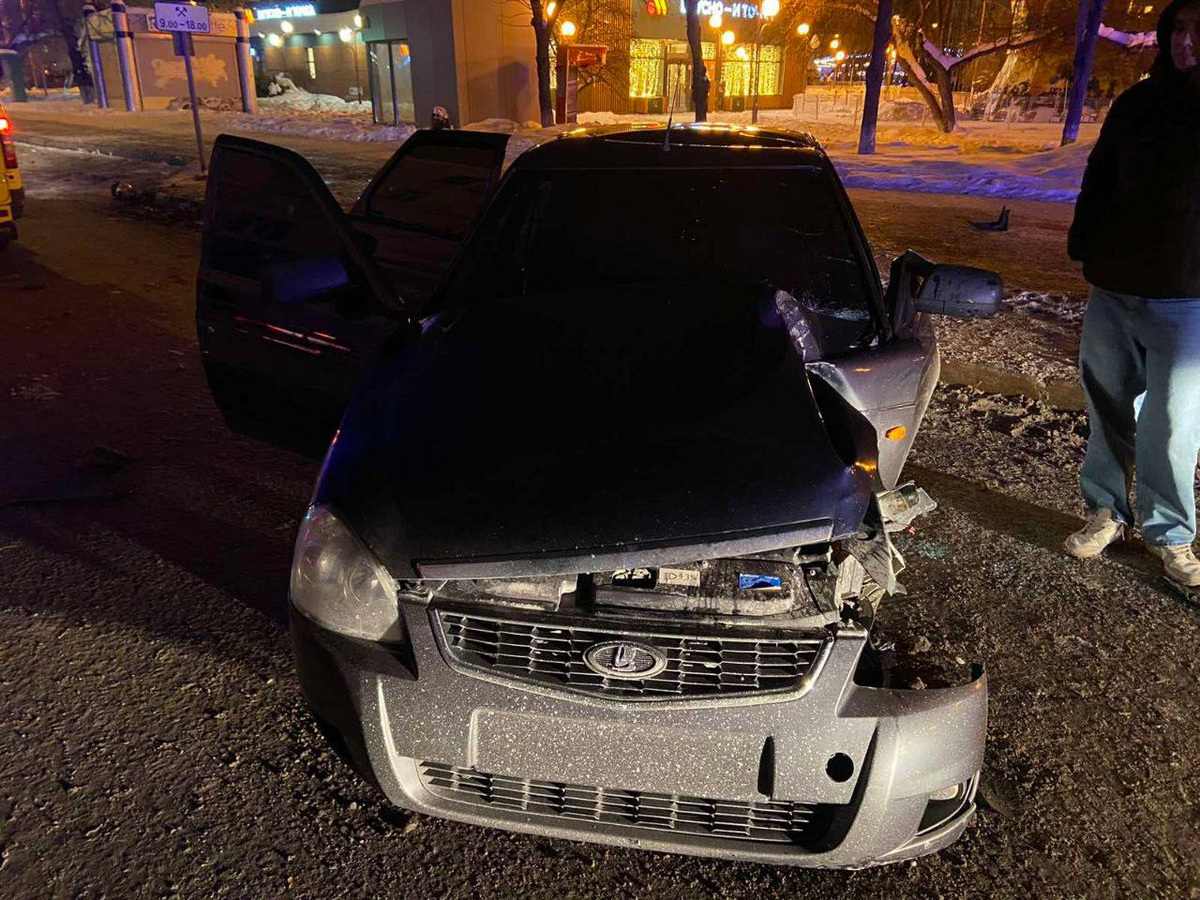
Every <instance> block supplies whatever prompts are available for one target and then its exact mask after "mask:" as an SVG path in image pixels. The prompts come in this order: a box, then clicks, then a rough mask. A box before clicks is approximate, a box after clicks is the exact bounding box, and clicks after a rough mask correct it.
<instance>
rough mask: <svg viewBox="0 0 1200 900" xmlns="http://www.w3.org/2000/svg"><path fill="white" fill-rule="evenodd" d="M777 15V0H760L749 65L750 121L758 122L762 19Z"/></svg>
mask: <svg viewBox="0 0 1200 900" xmlns="http://www.w3.org/2000/svg"><path fill="white" fill-rule="evenodd" d="M777 15H779V0H762V8H761V11H760V12H759V16H758V28H757V29H756V30H755V33H754V65H753V66H751V72H752V74H751V76H750V77H751V79H752V80H753V84H751V85H750V89H751V91H752V94H751V101H750V122H751V123H752V124H755V125H757V124H758V88H759V84H758V82H759V77H760V73H761V69H762V64H761V62H760V61H759V57H761V56H762V31H763V20H765V19H773V18H775V17H776V16H777Z"/></svg>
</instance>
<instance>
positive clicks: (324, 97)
mask: <svg viewBox="0 0 1200 900" xmlns="http://www.w3.org/2000/svg"><path fill="white" fill-rule="evenodd" d="M258 106H259V108H260V109H268V110H283V111H287V112H324V113H346V112H350V113H362V112H370V111H371V104H370V103H368V102H366V101H364V100H343V99H342V98H341V97H335V96H333V95H332V94H313V93H310V92H309V91H306V90H305V89H304V88H302V87H300V86H299V85H298V84H296V82H294V81H292V79H291V78H289V77H288V76H287V75H284V74H283V73H282V72H281V73H279V74H277V75H275V76H273V77H272V78H271V81H270V82H269V83H268V84H267V96H266V97H259V98H258Z"/></svg>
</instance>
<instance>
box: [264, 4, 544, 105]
mask: <svg viewBox="0 0 1200 900" xmlns="http://www.w3.org/2000/svg"><path fill="white" fill-rule="evenodd" d="M520 6H521V4H520V3H519V2H517V0H383V2H374V3H372V2H364V3H363V4H362V5H361V6H358V5H357V4H356V3H354V2H353V0H351V2H350V3H347V2H346V0H315V2H312V3H294V4H285V5H276V6H267V5H260V6H258V7H257V9H256V10H255V16H254V18H255V21H254V23H253V24H252V26H251V40H252V43H253V47H254V50H255V55H256V57H257V58H258V60H259V61H260V62H259V65H260V70H261V71H262V73H263V74H266V75H270V74H274V73H275V72H286V73H287V74H288V76H289V77H290V78H292V80H293V81H295V82H296V84H298V85H300V86H301V87H304V88H305V89H307V90H309V91H312V92H314V93H325V94H333V95H334V96H338V97H342V98H343V99H346V100H350V99H354V98H356V97H357V98H361V99H364V100H366V99H370V101H371V104H372V110H373V112H374V116H375V121H377V122H382V123H388V124H392V123H398V122H416V123H418V124H421V125H425V124H428V123H429V120H430V117H431V115H432V112H433V108H434V107H435V106H442V107H445V108H446V109H447V110H448V111H449V113H450V117H451V119H452V121H454V122H455V123H456V124H459V125H461V124H465V123H469V122H474V121H479V120H481V119H489V118H504V119H513V120H515V121H517V122H525V121H528V120H530V119H537V117H538V115H537V84H536V79H535V75H534V45H533V29H532V28H530V27H529V25H528V22H527V21H522V19H521V17H520V15H519V8H520ZM514 13H516V15H515V17H514ZM526 18H527V15H526Z"/></svg>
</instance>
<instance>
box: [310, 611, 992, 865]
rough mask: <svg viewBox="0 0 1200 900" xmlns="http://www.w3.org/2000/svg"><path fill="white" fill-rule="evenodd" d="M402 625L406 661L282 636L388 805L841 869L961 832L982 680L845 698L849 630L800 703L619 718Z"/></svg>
mask: <svg viewBox="0 0 1200 900" xmlns="http://www.w3.org/2000/svg"><path fill="white" fill-rule="evenodd" d="M401 609H402V616H403V621H404V626H405V634H406V641H405V643H404V645H402V646H399V647H385V646H383V645H380V644H373V643H368V642H362V641H355V640H351V639H347V638H344V637H341V636H339V635H336V634H333V633H331V632H328V631H326V630H324V629H321V628H319V627H317V626H315V625H313V624H312V623H311V622H310V621H308V620H307V619H305V618H303V617H302V616H300V615H298V614H296V613H295V612H293V616H292V634H293V641H294V646H295V653H296V658H297V664H298V669H299V674H300V680H301V684H302V688H303V690H304V694H305V696H306V698H307V700H308V702H309V704H310V705H311V707H312V709H313V711H314V712H315V714H316V716H317V718H318V720H319V721H320V722H321V723H322V725H323V728H324V730H325V731H326V733H327V735H328V736H329V737H330V739H331V740H332V741H333V743H334V745H335V746H336V747H338V748H339V750H340V751H341V752H342V754H343V755H344V757H345V758H346V759H347V760H348V761H349V762H350V763H351V764H352V765H353V766H354V767H355V768H356V769H357V770H358V771H359V772H360V774H362V775H363V776H364V777H366V778H367V779H368V780H370V781H372V782H373V783H375V784H376V785H377V786H378V787H379V788H380V789H381V790H382V791H383V793H384V794H385V795H386V796H387V797H388V798H389V799H390V800H391V801H392V802H394V803H396V804H397V805H400V806H403V807H406V808H409V809H412V810H416V811H419V812H423V813H427V814H429V815H433V816H438V817H442V818H447V819H454V820H457V821H461V822H468V823H472V824H477V825H490V826H495V827H500V828H506V829H510V830H513V831H520V832H526V833H531V834H538V835H547V836H553V837H562V838H572V839H577V840H586V841H598V842H602V843H607V844H615V845H619V846H626V847H637V848H642V849H649V850H660V851H667V852H675V853H690V854H698V855H703V856H714V857H722V858H730V859H739V860H752V861H758V862H764V863H777V864H792V865H803V866H822V867H840V868H854V867H860V866H866V865H872V864H878V863H884V862H894V861H898V860H902V859H908V858H911V857H914V856H919V855H921V854H924V853H930V852H933V851H936V850H938V849H941V848H942V847H944V846H946V845H948V844H950V843H951V842H953V841H954V840H955V839H956V838H957V837H958V836H959V835H960V834H961V833H962V831H963V830H964V829H965V828H966V825H967V823H968V821H969V820H970V818H971V815H972V813H973V812H974V808H975V807H974V792H975V784H976V780H977V777H978V773H979V770H980V768H981V766H982V759H983V746H984V734H985V728H986V716H987V688H986V679H985V678H984V677H983V675H982V673H979V674H978V675H977V677H975V678H974V679H973V680H972V681H971V682H970V683H968V684H965V685H962V686H959V687H953V688H946V689H936V690H933V689H931V690H923V691H909V690H888V689H880V688H872V687H865V686H862V685H858V684H856V683H855V681H854V673H855V671H856V668H857V667H858V663H859V657H860V655H861V654H862V652H863V650H864V647H865V645H866V632H865V631H863V630H861V629H857V628H848V629H847V628H843V629H840V630H837V629H835V630H831V631H830V636H829V638H828V640H827V641H826V643H825V645H824V646H823V647H821V649H820V652H819V653H818V654H816V656H815V657H814V660H813V664H812V666H811V668H810V670H809V672H808V674H807V675H806V677H805V678H804V679H803V680H802V681H800V682H798V683H797V685H796V686H795V687H794V688H793V689H789V690H785V691H777V692H766V693H750V694H743V695H737V696H730V697H709V698H704V699H700V698H695V699H679V698H672V699H661V700H660V699H654V700H647V699H641V700H628V699H622V700H614V699H608V698H599V697H588V696H583V695H580V694H578V693H572V692H569V691H566V690H560V689H557V688H555V687H553V686H548V685H546V684H544V683H533V682H527V681H522V680H521V679H519V678H514V677H511V676H510V675H497V674H495V673H491V672H487V671H483V670H481V669H478V668H472V667H470V666H464V665H462V663H461V660H458V659H456V658H455V657H454V655H453V654H452V653H450V652H449V651H448V649H447V644H446V640H445V633H444V621H445V620H444V617H443V613H442V612H440V611H439V610H437V609H431V608H427V607H425V606H422V605H420V604H417V603H408V602H405V603H402V604H401ZM493 612H494V611H493Z"/></svg>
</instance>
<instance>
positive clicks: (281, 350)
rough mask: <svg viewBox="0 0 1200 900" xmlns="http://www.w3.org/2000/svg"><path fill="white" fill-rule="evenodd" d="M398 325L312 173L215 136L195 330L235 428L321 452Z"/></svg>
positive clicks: (291, 158) (399, 310) (396, 313)
mask: <svg viewBox="0 0 1200 900" xmlns="http://www.w3.org/2000/svg"><path fill="white" fill-rule="evenodd" d="M405 321H406V317H405V313H404V307H403V305H402V302H401V301H400V299H399V298H398V297H397V296H396V294H395V292H394V290H393V289H392V288H391V287H390V286H389V285H388V284H387V283H386V282H385V280H384V279H383V278H382V277H381V276H380V275H379V273H378V271H377V270H376V268H375V265H374V263H373V262H372V261H371V260H370V259H368V258H367V256H366V255H365V253H364V252H363V248H362V247H361V246H360V244H359V242H358V240H357V239H356V238H355V237H354V236H353V234H352V233H351V231H350V230H349V229H348V227H347V225H346V220H345V216H344V214H343V213H342V211H341V209H340V208H339V206H338V204H337V201H336V200H334V198H333V196H332V194H330V192H329V189H328V188H327V187H326V186H325V184H324V183H323V182H322V181H321V179H320V177H318V175H317V173H316V172H315V171H314V170H313V168H312V166H310V165H309V164H308V163H307V162H306V161H305V160H304V159H303V158H302V157H300V156H298V155H297V154H295V153H293V152H291V151H290V150H285V149H283V148H281V147H275V146H272V145H270V144H264V143H261V142H259V141H252V140H246V139H244V138H236V137H230V136H228V135H221V136H220V137H218V138H217V140H216V143H215V145H214V147H213V155H212V163H211V170H210V173H209V181H208V194H207V197H206V200H205V211H204V232H203V238H202V241H201V260H200V274H199V278H198V280H197V296H196V326H197V330H198V332H199V339H200V351H201V353H202V355H203V358H204V368H205V372H206V374H207V376H208V383H209V387H210V389H211V391H212V394H213V398H214V399H215V400H216V402H217V405H218V406H219V407H220V408H221V412H222V413H223V414H224V415H225V418H226V421H227V422H228V423H229V425H230V426H231V427H233V428H234V429H235V430H237V431H241V432H243V433H248V434H252V435H254V436H256V437H262V438H265V439H267V440H269V441H271V442H272V443H275V444H279V445H282V446H288V447H291V448H293V449H301V450H308V451H312V452H318V453H319V452H321V450H323V448H324V446H325V445H327V444H328V442H329V438H330V437H331V436H332V434H333V432H334V430H335V429H336V428H337V424H338V420H339V419H340V417H341V413H342V410H343V408H344V407H345V405H346V402H347V400H348V399H349V397H350V394H351V392H352V391H353V390H354V389H355V387H356V386H357V385H358V384H359V382H360V381H361V380H362V378H363V376H364V375H365V374H366V372H367V370H368V369H369V367H370V366H371V365H372V364H373V363H374V361H375V359H376V358H377V357H378V355H379V352H380V349H381V348H382V346H383V344H384V342H385V341H386V340H387V339H388V338H389V337H390V336H391V335H392V334H394V333H396V332H397V331H398V329H399V328H401V327H402V326H403V324H404V322H405Z"/></svg>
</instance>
